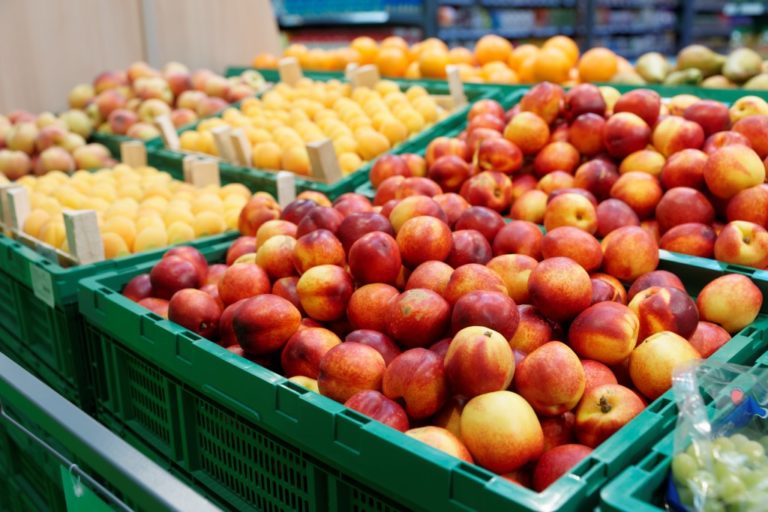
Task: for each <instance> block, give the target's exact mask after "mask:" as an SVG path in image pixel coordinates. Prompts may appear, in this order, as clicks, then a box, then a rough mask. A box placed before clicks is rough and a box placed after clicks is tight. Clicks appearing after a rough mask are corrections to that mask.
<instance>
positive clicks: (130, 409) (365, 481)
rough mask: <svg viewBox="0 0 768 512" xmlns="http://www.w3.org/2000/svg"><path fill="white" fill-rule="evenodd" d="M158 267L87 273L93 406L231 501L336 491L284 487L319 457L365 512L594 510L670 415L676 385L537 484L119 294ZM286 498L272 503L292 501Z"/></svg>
mask: <svg viewBox="0 0 768 512" xmlns="http://www.w3.org/2000/svg"><path fill="white" fill-rule="evenodd" d="M226 249H227V245H226V244H221V245H219V246H216V247H210V248H209V249H208V250H206V251H205V255H206V257H207V258H208V260H209V261H211V262H215V261H220V260H221V258H222V257H223V255H224V254H225V251H226ZM151 267H152V264H151V263H147V264H144V265H141V266H137V267H135V268H133V269H130V270H128V271H124V272H122V273H109V274H104V275H102V276H98V277H93V278H90V279H87V280H83V281H82V282H81V283H80V310H81V312H82V314H83V316H84V317H85V319H86V344H87V347H88V361H89V372H88V375H89V378H90V381H91V382H92V383H93V387H94V391H95V398H96V402H97V407H96V413H95V414H96V415H97V417H98V418H99V420H100V421H102V422H104V423H105V424H107V425H109V426H110V427H111V428H113V429H116V430H117V431H119V432H121V433H123V432H130V433H131V434H132V436H133V437H134V438H138V439H141V440H143V441H142V442H143V443H145V444H147V445H149V447H151V449H153V450H155V451H156V452H157V453H159V454H161V455H162V456H164V457H166V458H167V459H168V460H169V461H170V462H171V463H172V464H174V465H175V466H177V467H180V468H182V469H184V470H186V471H187V472H188V473H189V474H191V475H193V476H194V478H195V479H197V480H198V481H199V482H201V485H203V486H204V487H205V489H206V490H207V491H209V492H213V493H214V494H215V495H216V496H217V497H221V499H222V500H225V501H227V502H228V503H229V504H231V506H233V507H234V508H247V507H260V506H262V505H263V503H264V501H263V500H267V499H270V500H274V499H282V500H287V499H288V496H289V495H297V496H298V499H299V500H300V503H324V502H326V501H327V500H330V499H331V498H329V496H334V497H336V496H337V494H336V492H337V490H335V488H333V489H331V488H329V487H326V486H325V485H324V483H323V481H321V480H317V479H315V480H313V481H314V482H315V483H317V484H318V485H317V486H316V487H311V486H310V487H307V486H305V485H304V483H303V482H304V481H305V480H303V478H304V477H301V478H302V479H301V482H302V484H301V485H300V486H299V488H298V490H294V491H289V490H287V489H290V488H292V487H295V486H296V485H295V484H294V483H293V482H294V481H295V475H297V474H299V475H305V474H306V473H307V469H306V468H307V465H310V467H315V466H316V465H317V463H316V461H318V460H319V461H322V462H323V464H324V465H325V466H326V467H328V468H330V469H329V471H331V472H333V473H334V474H336V475H338V478H339V479H341V480H343V481H345V482H349V483H350V484H353V485H355V486H357V487H356V488H357V489H358V491H357V492H358V493H362V494H361V495H360V497H361V499H363V504H362V505H358V507H359V508H358V510H381V508H386V507H387V506H389V505H386V504H391V503H394V504H395V505H393V506H394V507H395V508H396V509H400V508H407V509H416V510H446V511H448V510H481V509H482V510H502V509H513V510H565V511H573V510H584V509H586V508H588V507H593V506H595V505H597V501H598V499H599V496H598V493H599V490H600V489H601V487H602V486H603V485H604V484H605V483H606V482H607V481H608V480H609V479H610V478H612V477H614V476H616V475H617V474H618V473H619V472H620V471H621V470H622V469H624V468H625V467H627V466H629V465H630V464H632V463H634V462H636V461H638V460H639V459H640V458H641V457H642V456H643V455H644V454H646V453H647V452H648V450H649V449H650V448H651V447H652V446H653V445H654V443H655V442H656V441H658V439H660V437H661V436H662V435H663V434H664V433H665V432H667V431H669V429H671V428H672V427H673V425H674V421H675V405H674V399H673V397H672V394H671V392H668V393H666V394H664V395H663V396H662V397H660V398H659V399H657V400H655V401H654V402H653V403H651V404H650V405H649V407H648V408H647V409H646V410H644V411H643V412H642V413H641V414H640V415H639V416H638V417H637V418H635V419H634V420H633V421H632V422H630V423H629V424H628V425H627V426H625V427H624V428H623V429H622V430H621V431H619V432H618V433H617V434H616V435H614V436H612V437H611V438H610V439H609V440H607V441H606V442H605V443H603V444H602V445H601V446H600V447H598V448H597V449H596V450H595V451H594V452H593V453H592V454H591V455H590V456H589V457H588V458H587V459H586V460H585V461H583V462H582V463H581V464H579V465H578V466H577V467H575V468H574V469H573V470H572V471H571V472H570V473H569V474H568V475H567V476H565V477H563V478H561V479H560V480H558V481H557V482H556V483H555V484H553V485H552V486H551V487H550V488H549V489H547V490H546V491H545V492H543V493H539V494H537V493H534V492H533V491H530V490H527V489H523V488H520V487H517V486H514V485H512V484H510V483H508V482H506V481H505V480H503V479H501V478H499V477H497V476H496V475H494V474H492V473H490V472H488V471H486V470H484V469H482V468H479V467H478V466H475V465H471V464H467V463H464V462H462V461H459V460H458V459H455V458H453V457H450V456H448V455H446V454H444V453H442V452H439V451H437V450H434V449H432V448H430V447H428V446H425V445H423V444H422V443H419V442H418V441H415V440H413V439H410V438H408V437H407V436H404V435H402V434H401V433H399V432H396V431H394V430H392V429H390V428H389V427H386V426H384V425H383V424H381V423H378V422H376V421H373V420H370V419H369V418H366V417H364V416H362V415H360V414H358V413H356V412H354V411H351V410H349V409H347V408H345V407H344V406H343V405H341V404H339V403H336V402H334V401H332V400H330V399H328V398H326V397H323V396H320V395H318V394H316V393H313V392H310V391H309V390H307V389H306V388H303V387H301V386H299V385H296V384H294V383H292V382H290V381H287V380H286V379H285V378H284V377H282V376H279V375H277V374H276V373H273V372H271V371H269V370H266V369H264V368H263V367H261V366H259V365H257V364H255V363H252V362H250V361H247V360H245V359H243V358H241V357H239V356H235V355H234V354H232V353H231V352H229V351H227V350H225V349H224V348H222V347H219V346H218V345H216V344H214V343H212V342H210V341H208V340H205V339H202V338H200V337H199V336H197V335H196V334H194V333H192V332H189V331H187V330H185V329H183V328H182V327H180V326H178V325H176V324H174V323H172V322H169V321H167V320H163V319H161V318H159V317H158V316H157V315H154V314H153V313H151V312H148V311H147V310H145V309H144V308H142V307H140V306H138V305H137V304H135V303H133V302H132V301H130V300H129V299H127V298H125V297H123V296H122V295H121V294H120V293H119V290H121V289H122V287H123V286H124V284H125V283H127V282H128V281H129V280H130V279H131V278H132V277H133V276H134V275H136V274H138V273H141V272H147V271H149V270H150V269H151ZM660 268H665V265H664V263H662V264H661V266H660ZM719 275H720V273H719V272H716V271H714V270H706V269H705V270H702V271H701V272H699V273H697V274H694V275H687V274H685V273H683V274H682V275H681V277H682V278H683V279H684V281H685V282H687V284H688V285H689V286H690V287H691V290H698V289H700V288H701V287H703V286H704V285H705V284H706V282H709V281H710V280H712V279H714V278H716V277H718V276H719ZM694 293H695V292H694ZM766 308H768V305H767V306H766ZM764 312H765V311H764ZM766 348H768V318H766V317H765V316H762V317H761V318H760V321H759V322H757V323H755V324H754V325H753V326H752V327H750V328H748V329H747V330H745V331H744V332H743V333H742V334H741V335H738V336H736V337H734V339H733V340H732V341H731V342H730V343H728V344H727V345H726V346H725V347H723V348H722V349H721V350H720V351H718V352H717V353H716V354H715V355H714V356H713V357H714V358H716V359H718V360H722V361H732V362H746V361H749V359H750V357H753V354H755V353H759V352H762V351H764V350H766ZM288 454H290V455H288ZM244 461H248V462H247V463H246V462H244ZM259 464H266V465H267V467H272V468H274V469H273V470H272V471H271V476H270V478H271V479H272V483H271V484H270V485H266V484H262V483H258V484H254V483H253V481H254V479H253V473H252V472H253V471H254V470H255V468H258V467H260V466H259ZM334 485H336V481H334ZM292 493H293V494H292ZM291 499H297V498H291ZM334 499H335V498H334ZM281 503H283V505H282V506H281V507H277V508H276V510H288V509H290V508H291V506H292V505H295V503H292V504H291V505H289V504H288V503H287V502H286V501H282V502H281ZM299 508H300V509H308V510H312V509H310V508H304V505H302V506H300V507H299Z"/></svg>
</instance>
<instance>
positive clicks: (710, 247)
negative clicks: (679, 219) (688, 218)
mask: <svg viewBox="0 0 768 512" xmlns="http://www.w3.org/2000/svg"><path fill="white" fill-rule="evenodd" d="M716 240H717V235H715V230H713V229H712V228H711V227H709V226H707V225H705V224H700V223H696V222H692V223H686V224H680V225H678V226H675V227H674V228H672V229H670V230H669V231H667V232H666V233H664V235H663V236H662V237H661V240H659V248H660V249H664V250H666V251H671V252H679V253H682V254H690V255H691V256H699V257H702V258H712V257H714V254H715V241H716Z"/></svg>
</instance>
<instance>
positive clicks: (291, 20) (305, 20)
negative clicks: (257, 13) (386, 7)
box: [278, 11, 423, 29]
mask: <svg viewBox="0 0 768 512" xmlns="http://www.w3.org/2000/svg"><path fill="white" fill-rule="evenodd" d="M278 23H279V25H280V28H283V29H290V28H306V27H333V26H336V27H338V26H357V25H409V26H421V25H422V23H423V18H422V17H421V16H418V15H416V14H396V13H388V12H384V11H370V12H349V13H340V14H338V15H335V16H331V15H323V16H301V15H296V14H283V15H281V16H280V17H279V18H278Z"/></svg>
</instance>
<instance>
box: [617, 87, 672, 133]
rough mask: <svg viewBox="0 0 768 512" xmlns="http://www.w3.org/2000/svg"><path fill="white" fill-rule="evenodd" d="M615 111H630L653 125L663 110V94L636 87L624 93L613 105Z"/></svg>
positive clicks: (649, 124)
mask: <svg viewBox="0 0 768 512" xmlns="http://www.w3.org/2000/svg"><path fill="white" fill-rule="evenodd" d="M613 111H614V113H618V112H630V113H632V114H635V115H636V116H638V117H639V118H640V119H642V120H643V121H645V123H646V124H647V125H648V126H653V125H654V124H656V120H657V119H658V118H659V113H660V112H661V96H659V93H657V92H656V91H652V90H650V89H635V90H633V91H629V92H626V93H624V94H622V95H621V97H620V98H619V99H618V100H617V101H616V103H615V104H614V105H613Z"/></svg>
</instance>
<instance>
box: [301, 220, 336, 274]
mask: <svg viewBox="0 0 768 512" xmlns="http://www.w3.org/2000/svg"><path fill="white" fill-rule="evenodd" d="M289 260H290V261H291V263H292V264H293V265H294V267H295V268H296V270H297V271H298V272H299V274H303V273H304V272H306V271H307V270H309V269H310V268H313V267H317V266H319V265H337V266H340V267H341V266H344V264H345V263H346V258H345V257H344V248H343V247H342V245H341V242H339V240H338V239H337V238H336V237H335V236H334V235H333V233H331V232H330V231H328V230H327V229H317V230H315V231H312V232H310V233H307V234H306V235H304V236H302V237H300V238H299V239H298V240H297V241H296V243H295V245H294V248H293V253H292V256H291V257H289Z"/></svg>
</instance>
